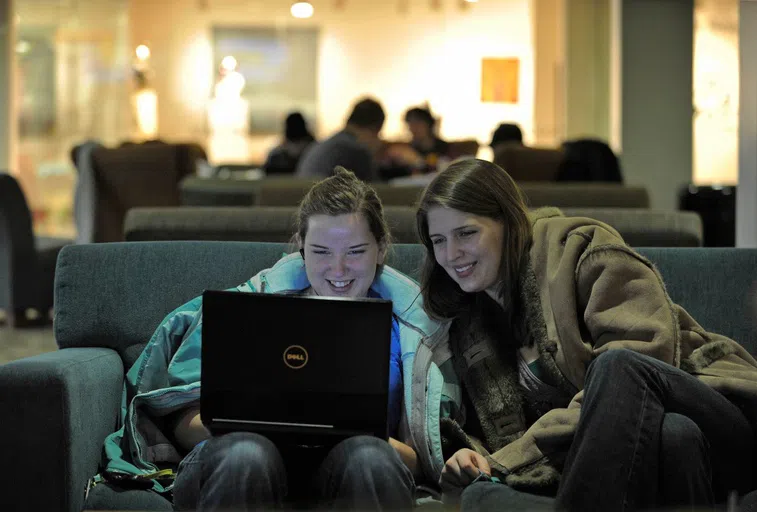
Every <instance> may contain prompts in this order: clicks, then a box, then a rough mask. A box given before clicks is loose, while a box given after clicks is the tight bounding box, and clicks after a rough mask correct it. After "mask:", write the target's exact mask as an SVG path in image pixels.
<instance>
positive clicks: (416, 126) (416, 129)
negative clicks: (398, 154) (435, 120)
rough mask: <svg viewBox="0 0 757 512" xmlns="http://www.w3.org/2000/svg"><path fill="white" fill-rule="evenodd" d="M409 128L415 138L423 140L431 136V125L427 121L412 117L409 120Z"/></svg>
mask: <svg viewBox="0 0 757 512" xmlns="http://www.w3.org/2000/svg"><path fill="white" fill-rule="evenodd" d="M407 129H408V130H409V131H410V135H411V136H412V137H413V140H423V139H426V138H428V137H430V136H431V127H430V126H429V125H428V123H426V122H425V121H423V120H421V119H416V118H414V117H411V118H410V119H408V120H407Z"/></svg>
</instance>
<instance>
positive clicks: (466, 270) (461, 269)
mask: <svg viewBox="0 0 757 512" xmlns="http://www.w3.org/2000/svg"><path fill="white" fill-rule="evenodd" d="M476 263H477V262H476V261H474V262H473V263H469V264H468V265H463V266H460V267H453V268H454V269H455V272H456V273H457V274H467V273H469V272H470V271H471V270H473V267H475V266H476Z"/></svg>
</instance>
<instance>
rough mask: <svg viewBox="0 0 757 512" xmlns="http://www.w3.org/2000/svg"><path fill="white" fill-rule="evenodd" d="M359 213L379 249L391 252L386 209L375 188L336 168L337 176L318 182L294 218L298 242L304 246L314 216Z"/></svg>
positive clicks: (302, 202)
mask: <svg viewBox="0 0 757 512" xmlns="http://www.w3.org/2000/svg"><path fill="white" fill-rule="evenodd" d="M350 213H359V214H362V215H363V217H365V220H366V221H367V222H368V228H369V229H370V230H371V233H372V234H373V236H374V238H376V242H377V243H378V244H379V247H381V246H382V245H383V246H384V247H385V248H387V249H388V247H389V244H390V243H391V235H390V233H389V226H388V225H387V223H386V219H385V218H384V207H383V205H382V204H381V200H380V199H379V197H378V195H377V194H376V191H375V190H373V187H371V186H370V185H368V184H366V183H365V182H364V181H361V180H360V179H358V178H357V176H355V174H354V173H353V172H352V171H348V170H347V169H345V168H344V167H341V166H337V167H335V168H334V175H333V176H331V177H329V178H326V179H325V180H322V181H319V182H318V183H316V184H315V185H313V187H312V188H311V189H310V190H309V191H308V193H307V194H305V197H304V198H303V199H302V201H301V202H300V206H299V208H298V209H297V215H296V218H295V221H294V222H295V241H296V242H297V243H298V244H302V243H304V241H305V235H307V232H308V221H309V220H310V217H312V216H313V215H344V214H350Z"/></svg>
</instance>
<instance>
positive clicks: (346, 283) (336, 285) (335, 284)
mask: <svg viewBox="0 0 757 512" xmlns="http://www.w3.org/2000/svg"><path fill="white" fill-rule="evenodd" d="M326 281H328V283H329V284H330V285H331V286H333V287H334V288H336V289H337V290H343V289H346V288H348V287H349V286H350V285H351V284H352V283H353V282H355V280H354V279H349V280H347V281H332V280H331V279H326Z"/></svg>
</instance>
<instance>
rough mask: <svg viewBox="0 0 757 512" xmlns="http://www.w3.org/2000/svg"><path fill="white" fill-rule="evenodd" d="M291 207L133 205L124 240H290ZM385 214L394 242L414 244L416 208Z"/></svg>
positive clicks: (386, 210)
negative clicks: (136, 206) (153, 206)
mask: <svg viewBox="0 0 757 512" xmlns="http://www.w3.org/2000/svg"><path fill="white" fill-rule="evenodd" d="M296 213H297V208H296V207H294V206H252V207H247V208H242V207H239V208H237V207H218V208H210V207H207V208H206V207H189V206H182V207H179V208H134V209H132V210H129V213H128V214H127V215H126V221H125V222H124V239H125V240H126V241H127V242H142V241H161V240H216V241H242V242H289V241H291V239H292V235H293V234H294V218H295V215H296ZM384 214H385V217H386V220H387V223H388V224H389V229H390V230H391V233H392V238H393V240H394V242H395V243H415V242H416V241H417V237H416V235H415V211H414V210H413V209H412V208H409V207H405V206H386V207H384Z"/></svg>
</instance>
